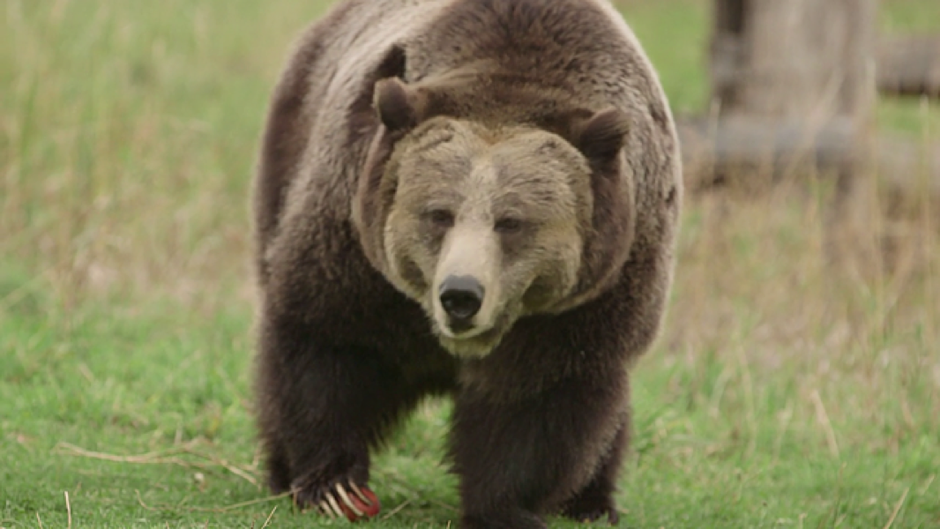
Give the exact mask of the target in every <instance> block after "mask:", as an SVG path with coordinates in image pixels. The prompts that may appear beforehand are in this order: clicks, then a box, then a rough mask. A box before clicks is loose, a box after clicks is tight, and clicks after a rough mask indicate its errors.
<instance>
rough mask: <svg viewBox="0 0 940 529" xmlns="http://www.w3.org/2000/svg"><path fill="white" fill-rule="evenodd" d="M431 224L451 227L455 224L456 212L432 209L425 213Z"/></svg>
mask: <svg viewBox="0 0 940 529" xmlns="http://www.w3.org/2000/svg"><path fill="white" fill-rule="evenodd" d="M425 217H426V218H427V219H428V220H429V221H431V224H434V225H435V226H438V227H440V228H450V227H451V226H453V225H454V214H453V213H451V212H450V211H447V210H446V209H432V210H431V211H429V212H427V213H426V214H425Z"/></svg>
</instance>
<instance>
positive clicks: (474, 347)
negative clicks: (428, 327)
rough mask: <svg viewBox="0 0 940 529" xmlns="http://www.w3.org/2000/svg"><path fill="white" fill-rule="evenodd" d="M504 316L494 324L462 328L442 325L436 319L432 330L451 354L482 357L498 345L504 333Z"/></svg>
mask: <svg viewBox="0 0 940 529" xmlns="http://www.w3.org/2000/svg"><path fill="white" fill-rule="evenodd" d="M505 320H506V318H499V319H498V320H497V321H496V322H495V324H494V325H490V326H470V327H466V328H464V329H462V328H461V327H462V326H460V325H458V326H457V328H456V329H455V328H453V327H452V326H447V325H442V324H441V323H440V322H438V321H437V320H436V319H435V321H434V330H435V331H436V334H437V336H438V341H439V342H440V344H441V346H442V347H444V349H447V350H448V351H449V352H450V353H451V354H453V355H455V356H457V357H462V358H482V357H485V356H487V355H488V354H490V353H491V352H492V351H493V349H495V348H496V346H497V345H499V342H500V341H501V340H502V338H503V335H505V334H506V329H507V325H506V323H507V322H506V321H505Z"/></svg>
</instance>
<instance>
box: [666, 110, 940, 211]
mask: <svg viewBox="0 0 940 529" xmlns="http://www.w3.org/2000/svg"><path fill="white" fill-rule="evenodd" d="M677 127H678V133H679V141H680V144H681V151H682V159H683V165H684V172H685V181H686V185H687V187H689V188H690V190H693V191H694V190H696V189H707V188H711V187H716V186H721V185H723V184H725V183H727V181H728V180H729V177H731V176H733V177H734V179H735V180H736V181H740V180H742V179H743V180H746V179H748V178H751V177H755V178H758V177H760V176H770V177H771V179H777V178H780V177H781V176H787V175H789V176H793V175H796V176H797V178H798V177H799V175H800V174H802V173H803V172H807V171H811V172H826V171H832V172H836V173H838V174H840V175H842V176H845V174H846V173H847V172H848V173H851V172H854V171H855V170H856V169H859V170H861V169H864V170H865V171H864V172H869V171H868V170H869V169H871V170H873V171H874V172H875V175H876V178H877V180H878V181H879V182H880V183H881V184H882V185H883V186H885V187H886V190H888V191H890V192H892V193H899V194H905V193H927V194H928V195H929V196H930V197H932V198H935V199H936V200H937V201H938V204H940V144H929V143H925V142H917V141H913V140H907V139H905V138H901V137H900V136H896V135H890V134H884V133H882V134H877V135H874V137H873V138H872V140H871V142H870V145H871V147H870V148H868V149H865V150H862V149H859V148H857V147H856V145H858V144H857V142H856V140H855V127H854V124H853V123H852V121H851V120H850V119H848V118H841V117H840V118H834V119H832V120H830V121H827V122H825V123H823V124H812V123H810V122H809V121H808V120H795V119H793V120H773V119H768V118H752V117H723V118H718V119H706V118H700V117H698V118H696V117H693V118H682V117H680V118H678V119H677ZM850 177H851V175H850ZM762 180H763V179H762Z"/></svg>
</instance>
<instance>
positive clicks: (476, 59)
mask: <svg viewBox="0 0 940 529" xmlns="http://www.w3.org/2000/svg"><path fill="white" fill-rule="evenodd" d="M481 160H484V161H485V163H484V162H483V161H481ZM431 175H436V176H434V177H432V176H431ZM474 178H477V180H474ZM511 192H512V193H511ZM513 193H514V195H513V196H517V197H522V199H523V202H522V203H521V205H520V204H514V206H513V207H515V208H516V209H515V210H520V209H521V210H523V211H521V213H522V215H523V217H525V218H529V217H532V218H537V219H541V220H539V221H538V222H537V223H536V224H537V227H534V228H531V229H530V228H529V227H528V226H526V227H525V228H522V229H520V228H519V227H518V225H517V224H513V223H512V222H509V221H507V222H509V223H508V224H505V226H506V229H504V230H500V229H499V228H495V227H494V223H496V222H499V219H498V218H497V217H498V216H499V215H498V214H497V213H495V212H497V211H498V210H499V207H500V206H498V205H497V204H496V202H498V201H500V200H509V199H508V198H506V197H508V196H510V195H511V194H513ZM451 194H452V195H455V196H459V197H460V200H462V202H459V204H460V206H459V207H460V208H462V209H459V214H458V215H457V216H456V217H455V218H453V219H451V218H448V217H446V215H445V216H444V217H441V218H438V220H437V221H434V222H437V223H438V224H437V226H438V227H437V228H433V229H431V228H428V226H430V224H427V222H428V221H427V220H426V218H427V217H426V216H425V217H422V216H421V215H422V214H426V215H431V216H432V217H433V216H434V215H438V214H437V213H435V212H428V211H425V210H422V209H421V208H422V207H423V206H424V205H426V204H425V203H430V202H434V201H438V200H443V198H442V197H445V196H450V195H451ZM468 197H476V198H472V199H471V198H468ZM681 197H682V187H681V181H680V167H679V157H678V153H677V143H676V137H675V131H674V126H673V122H672V117H671V114H670V111H669V108H668V105H667V102H666V99H665V96H664V95H663V93H662V90H661V88H660V86H659V82H658V80H657V79H656V76H655V73H654V71H653V69H652V67H651V66H650V65H649V63H648V61H647V59H646V57H645V55H644V53H643V51H642V49H641V48H640V47H639V44H638V43H637V42H636V40H635V38H634V37H633V36H632V33H630V31H629V29H628V28H627V26H626V25H625V24H624V23H623V22H622V20H620V19H619V17H618V15H616V13H615V12H614V10H613V8H612V7H610V5H609V4H608V3H607V2H606V0H516V1H513V2H507V1H505V0H346V1H341V2H339V4H338V5H337V6H335V7H334V8H333V10H332V11H331V12H330V13H329V14H328V15H327V16H326V17H324V19H322V20H321V21H319V22H318V23H316V24H314V25H313V26H311V28H310V29H308V30H307V31H306V32H305V34H304V35H303V36H302V37H301V39H300V41H299V43H298V46H297V48H296V49H295V51H294V53H293V54H292V56H291V58H290V60H289V62H288V64H287V67H286V69H285V70H284V73H283V74H282V77H281V80H280V83H279V85H278V87H277V89H276V90H275V93H274V95H273V98H272V101H271V109H270V113H269V116H268V122H267V127H266V132H265V136H264V140H263V143H262V151H261V160H260V165H259V168H258V174H257V178H256V180H255V196H254V213H255V230H256V244H257V248H256V255H257V257H256V262H257V266H258V281H259V286H260V291H261V307H260V314H259V327H260V328H259V330H260V340H259V346H260V351H259V354H258V364H257V365H258V373H257V390H258V398H259V422H260V429H261V437H262V441H263V443H264V448H265V452H266V460H267V465H268V469H269V483H270V486H271V487H272V489H273V490H274V491H276V492H280V491H285V490H289V489H292V490H294V496H295V500H296V501H297V502H298V503H300V504H302V505H315V504H317V503H319V502H320V501H321V500H322V499H323V497H324V494H326V493H328V492H329V491H330V490H331V487H333V486H334V485H335V484H336V483H337V482H338V481H340V480H348V479H351V480H352V481H354V482H355V483H357V484H359V485H364V484H366V483H367V481H368V479H369V450H370V448H372V447H375V446H377V445H378V444H379V443H380V442H381V440H382V439H383V437H384V436H385V435H386V434H387V433H388V431H389V428H391V427H393V426H394V425H395V424H396V422H397V421H398V419H399V418H401V416H402V415H403V414H405V413H407V412H408V411H409V410H411V409H412V408H413V406H414V405H415V404H416V403H417V402H418V401H419V400H420V399H421V398H423V397H424V396H426V395H434V394H451V395H453V398H454V400H455V407H454V414H453V423H452V431H451V435H450V458H451V459H452V462H453V470H454V472H456V473H457V475H458V476H459V477H460V492H461V500H462V524H461V525H462V526H463V527H481V528H482V527H515V528H520V527H521V528H527V527H532V528H540V527H544V522H543V521H542V520H541V516H542V515H544V514H550V513H552V512H562V513H564V514H566V515H567V516H570V517H573V518H575V519H584V518H587V519H595V518H598V517H602V516H607V517H608V518H609V519H610V520H611V521H616V518H617V514H616V510H615V508H614V504H613V500H612V497H611V496H612V492H613V490H614V487H615V480H616V476H617V473H618V470H619V467H620V463H621V458H622V455H623V453H624V451H625V449H626V446H627V441H628V438H629V425H630V414H629V387H628V368H629V365H630V362H631V361H632V360H634V359H635V358H636V357H637V356H639V355H640V354H642V353H643V352H644V351H645V350H647V349H648V347H649V346H650V344H651V343H652V341H653V340H654V338H655V336H656V334H657V332H658V329H659V326H660V321H661V319H662V316H663V311H664V305H665V298H666V295H667V292H668V290H669V287H670V285H671V280H672V269H673V247H674V239H675V231H676V225H677V222H678V214H679V204H680V202H681ZM455 200H456V199H455ZM457 203H458V202H454V203H453V204H457ZM515 210H514V211H515ZM422 211H424V213H422ZM438 216H440V215H438ZM434 218H437V217H434ZM422 219H425V220H422ZM514 220H515V219H510V221H514ZM422 230H423V231H422ZM428 230H430V231H428ZM435 230H436V231H435ZM526 230H529V231H526ZM458 233H459V234H461V235H460V236H459V237H458V235H456V234H458ZM455 241H457V242H455ZM572 248H574V249H575V250H572ZM444 261H447V263H450V264H448V265H447V266H450V265H451V264H453V263H456V265H454V266H457V268H460V267H462V266H466V267H470V268H472V269H473V270H476V271H481V270H482V271H483V272H480V276H481V277H485V278H486V279H484V282H485V283H486V284H487V291H488V292H496V294H492V296H493V297H492V299H494V300H495V301H493V302H492V303H494V305H493V306H492V307H490V306H487V305H485V304H486V303H489V302H490V301H489V300H490V298H486V301H485V302H484V308H482V309H481V313H482V312H487V311H489V312H487V313H488V314H490V313H491V314H494V315H496V316H494V317H498V319H499V321H501V322H502V324H501V325H502V327H499V326H498V325H497V327H498V328H499V332H496V331H493V333H492V335H487V336H482V337H479V338H473V339H470V340H454V339H449V338H447V337H445V336H441V335H439V333H438V334H436V333H435V329H436V327H435V325H432V324H431V323H433V322H434V321H435V318H437V317H439V312H440V311H439V308H438V309H435V306H434V304H433V303H430V302H427V301H426V300H427V299H432V300H433V297H434V295H435V294H433V292H435V291H434V290H433V289H434V288H435V287H436V286H437V283H438V282H439V281H440V277H436V275H435V274H436V273H437V271H438V270H439V269H440V268H441V267H444V266H445V265H444V264H442V263H443V262H444ZM429 292H431V294H428V293H429ZM490 295H491V294H487V296H490ZM435 310H438V312H435ZM494 325H496V324H494ZM497 327H494V329H495V328H497ZM437 331H439V329H437ZM465 344H470V345H465Z"/></svg>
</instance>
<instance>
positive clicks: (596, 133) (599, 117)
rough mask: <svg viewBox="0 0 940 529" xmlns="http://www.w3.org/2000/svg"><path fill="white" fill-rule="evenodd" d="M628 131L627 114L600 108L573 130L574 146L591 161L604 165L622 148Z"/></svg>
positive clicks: (615, 156)
mask: <svg viewBox="0 0 940 529" xmlns="http://www.w3.org/2000/svg"><path fill="white" fill-rule="evenodd" d="M629 132H630V121H629V119H628V118H627V115H626V114H625V113H623V112H621V111H620V110H617V109H616V108H611V109H608V110H602V111H600V112H597V113H595V114H594V115H593V116H591V117H590V118H588V119H587V120H585V121H583V122H582V123H580V126H578V127H577V131H576V132H575V141H574V144H575V147H577V148H578V150H580V151H581V153H582V154H584V156H585V157H587V159H588V160H589V161H590V162H591V163H592V164H597V165H600V166H606V165H607V164H609V163H611V162H613V161H614V160H615V159H616V158H617V155H618V154H619V153H620V149H622V148H623V146H624V143H625V142H626V139H627V134H628V133H629Z"/></svg>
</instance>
